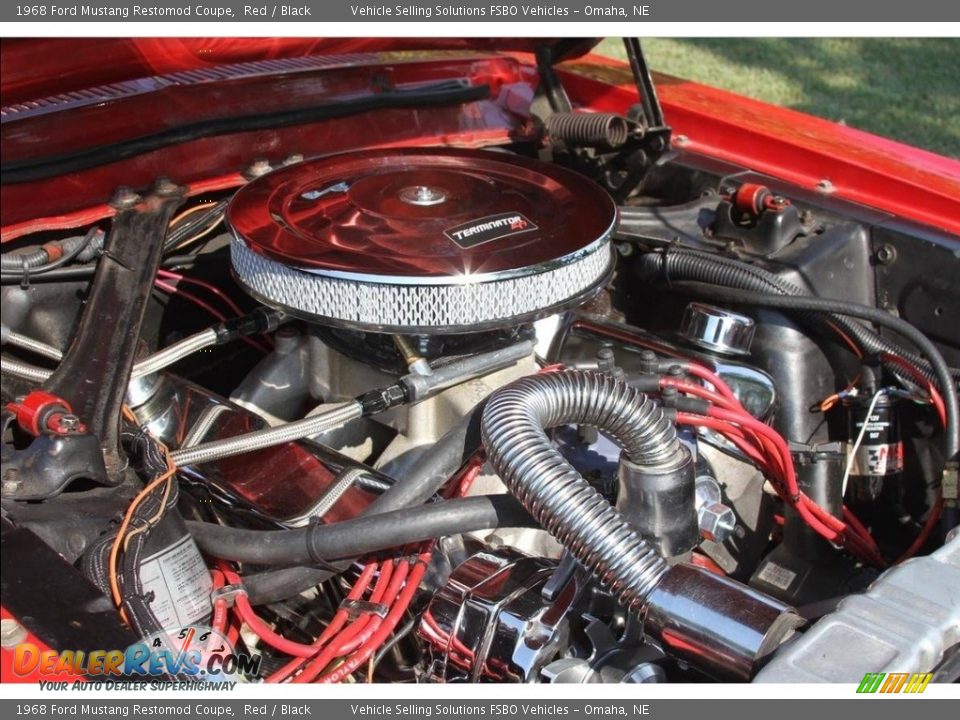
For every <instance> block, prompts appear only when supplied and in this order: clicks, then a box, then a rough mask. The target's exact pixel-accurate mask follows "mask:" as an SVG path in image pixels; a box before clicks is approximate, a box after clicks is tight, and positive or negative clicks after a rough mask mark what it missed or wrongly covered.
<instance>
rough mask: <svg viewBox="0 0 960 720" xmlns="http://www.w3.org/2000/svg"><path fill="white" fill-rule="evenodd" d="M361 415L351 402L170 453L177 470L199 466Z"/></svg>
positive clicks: (290, 439)
mask: <svg viewBox="0 0 960 720" xmlns="http://www.w3.org/2000/svg"><path fill="white" fill-rule="evenodd" d="M362 416H363V408H362V406H361V405H360V403H358V402H356V401H351V402H347V403H343V404H341V405H334V406H333V407H331V408H328V409H326V410H323V411H322V412H319V413H317V414H316V415H310V416H308V417H305V418H303V419H302V420H297V421H295V422H291V423H285V424H283V425H278V426H276V427H272V428H265V429H263V430H255V431H254V432H250V433H246V434H244V435H237V436H235V437H232V438H226V439H224V440H214V441H213V442H208V443H202V444H200V445H195V446H193V447H191V448H183V449H182V450H177V451H175V452H173V453H171V454H170V457H171V458H172V460H173V462H174V464H175V465H176V466H177V467H184V466H186V465H200V464H202V463H207V462H213V461H215V460H222V459H224V458H228V457H233V456H234V455H240V454H242V453H248V452H253V451H254V450H261V449H263V448H266V447H273V446H275V445H283V444H284V443H288V442H292V441H294V440H301V439H302V438H305V437H310V436H311V435H316V434H317V433H322V432H326V431H327V430H331V429H333V428H335V427H340V426H341V425H343V424H345V423H347V422H350V421H351V420H355V419H357V418H359V417H362Z"/></svg>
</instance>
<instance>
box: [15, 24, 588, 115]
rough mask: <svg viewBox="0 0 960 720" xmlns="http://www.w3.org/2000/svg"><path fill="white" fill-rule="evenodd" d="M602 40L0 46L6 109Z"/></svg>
mask: <svg viewBox="0 0 960 720" xmlns="http://www.w3.org/2000/svg"><path fill="white" fill-rule="evenodd" d="M599 41H600V40H599V39H598V38H23V39H6V40H3V41H2V42H0V63H2V65H3V76H2V83H0V91H2V95H3V104H4V105H13V104H16V103H22V102H28V101H31V100H39V99H41V98H44V97H49V96H51V95H57V94H60V93H68V92H76V91H82V90H84V89H85V88H90V87H95V86H99V85H108V84H110V83H115V82H123V81H127V80H135V79H137V78H142V77H149V76H152V75H162V74H165V73H172V72H182V71H187V70H200V71H202V70H203V69H206V68H211V67H216V66H218V65H228V64H232V63H243V62H254V61H262V60H277V59H281V58H293V57H305V56H311V55H348V54H352V53H371V52H373V53H376V52H416V51H467V52H526V53H536V52H544V51H547V52H549V53H550V57H551V58H552V59H553V61H554V62H558V61H560V60H567V59H570V58H575V57H579V56H581V55H585V54H586V53H588V52H589V51H590V50H591V49H592V48H593V47H594V46H595V45H597V43H598V42H599Z"/></svg>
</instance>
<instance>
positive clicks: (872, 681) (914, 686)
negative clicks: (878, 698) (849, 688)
mask: <svg viewBox="0 0 960 720" xmlns="http://www.w3.org/2000/svg"><path fill="white" fill-rule="evenodd" d="M932 678H933V673H867V674H866V675H864V676H863V680H861V681H860V685H859V687H857V692H858V693H888V694H889V693H922V692H923V691H924V690H926V689H927V685H929V684H930V680H931V679H932Z"/></svg>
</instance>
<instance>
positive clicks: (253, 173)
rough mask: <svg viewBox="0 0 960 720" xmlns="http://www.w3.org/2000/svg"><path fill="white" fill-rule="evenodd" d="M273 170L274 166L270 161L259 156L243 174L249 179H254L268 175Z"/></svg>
mask: <svg viewBox="0 0 960 720" xmlns="http://www.w3.org/2000/svg"><path fill="white" fill-rule="evenodd" d="M271 170H273V167H272V166H271V165H270V162H269V161H267V160H266V159H264V158H257V159H256V160H254V161H253V162H252V163H250V167H248V168H247V169H246V170H245V171H244V172H243V175H244V177H246V178H247V179H248V180H254V179H256V178H258V177H260V176H262V175H266V174H267V173H268V172H270V171H271Z"/></svg>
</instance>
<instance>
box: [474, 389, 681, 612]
mask: <svg viewBox="0 0 960 720" xmlns="http://www.w3.org/2000/svg"><path fill="white" fill-rule="evenodd" d="M566 423H579V424H585V425H592V426H595V427H597V428H599V429H600V430H602V431H603V432H605V433H608V434H609V435H611V436H612V437H613V438H614V439H615V440H616V441H617V442H619V443H620V444H621V445H622V446H623V449H624V452H625V453H626V455H627V457H628V458H629V459H630V461H631V462H633V463H635V464H636V465H639V466H642V467H649V468H668V467H674V466H678V465H680V464H682V463H685V462H688V461H689V452H688V451H687V449H686V448H685V447H683V446H682V445H681V444H680V442H679V440H678V439H677V433H676V429H675V428H674V426H673V424H672V423H670V421H669V420H667V419H666V418H665V417H664V415H663V412H662V411H661V409H660V408H659V407H658V406H657V405H656V404H655V403H653V401H651V400H650V399H648V398H647V397H646V396H645V395H644V394H643V393H641V392H639V391H638V390H635V389H633V388H631V387H629V386H628V385H627V384H626V383H624V382H623V381H618V380H614V379H613V378H611V377H609V376H607V375H603V374H600V373H591V372H556V373H544V374H542V375H534V376H531V377H526V378H522V379H520V380H517V381H516V382H513V383H511V384H510V385H507V386H505V387H503V388H501V389H500V390H498V391H497V392H496V393H494V394H493V396H492V397H491V399H490V401H489V402H488V404H487V408H486V410H485V412H484V414H483V424H482V434H483V441H484V445H485V447H486V450H487V457H488V458H489V460H490V462H491V464H492V465H493V467H494V469H495V470H496V471H497V473H498V474H499V475H500V477H501V478H502V479H503V481H504V483H506V485H507V486H508V487H509V488H510V490H511V492H512V493H513V494H514V495H516V497H517V498H518V499H519V500H520V502H521V503H522V504H523V506H524V507H525V508H526V509H527V511H528V512H529V513H530V514H531V515H533V517H534V518H535V519H536V520H537V522H538V523H540V524H541V525H542V526H543V527H544V528H545V529H546V530H547V531H548V532H550V533H551V534H552V535H553V536H554V537H555V538H557V540H559V541H560V542H561V543H563V545H564V546H565V547H566V548H567V549H568V550H570V552H571V553H573V555H574V556H575V557H576V558H577V559H578V560H579V561H580V562H581V563H582V564H583V565H584V566H585V567H587V568H588V569H589V570H590V571H591V572H593V573H594V574H595V575H596V576H597V577H598V578H599V579H600V580H601V581H602V582H603V583H604V584H605V585H606V586H607V587H608V588H609V589H610V590H611V591H612V592H613V593H614V594H615V595H616V596H617V598H618V599H619V600H620V602H622V603H623V604H624V605H625V606H627V607H629V608H631V609H633V610H637V611H639V610H641V609H642V608H643V607H644V605H645V601H646V598H647V596H648V595H649V594H650V592H651V591H652V590H653V588H654V587H655V586H656V585H657V583H658V582H659V581H660V579H661V578H662V577H663V576H664V574H665V573H666V572H667V570H668V569H669V566H668V565H667V563H666V561H665V560H664V559H663V558H662V557H661V556H660V554H659V553H658V552H657V551H656V549H655V548H653V547H652V546H651V545H650V544H649V543H647V541H646V540H644V539H643V538H642V537H641V536H640V535H639V534H638V533H637V532H636V531H635V530H634V529H633V528H632V527H631V526H630V524H629V523H628V522H627V521H626V519H624V517H623V516H622V515H621V514H620V513H619V512H618V511H617V510H616V509H614V508H613V507H612V506H611V505H610V503H609V502H607V500H606V499H604V497H603V496H602V495H601V494H600V493H599V492H597V491H596V490H595V489H594V488H593V487H592V486H591V485H590V484H589V483H588V482H587V481H586V480H584V479H583V477H581V476H580V474H579V473H578V472H577V471H576V470H574V468H573V467H572V466H571V465H570V464H569V463H568V462H567V461H566V460H565V459H564V458H563V456H562V455H561V454H560V453H559V451H557V450H556V448H554V447H553V445H552V444H551V442H550V440H549V439H548V438H547V435H546V433H545V432H544V429H545V428H550V427H555V426H557V425H563V424H566Z"/></svg>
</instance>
